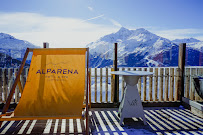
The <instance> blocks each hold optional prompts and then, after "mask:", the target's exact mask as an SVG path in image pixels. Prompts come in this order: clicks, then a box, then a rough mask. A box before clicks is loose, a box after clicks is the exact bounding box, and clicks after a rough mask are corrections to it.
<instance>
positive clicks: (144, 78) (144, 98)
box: [143, 68, 147, 101]
mask: <svg viewBox="0 0 203 135" xmlns="http://www.w3.org/2000/svg"><path fill="white" fill-rule="evenodd" d="M143 71H147V68H143ZM146 96H147V77H146V76H144V77H143V101H146V100H147V99H146Z"/></svg>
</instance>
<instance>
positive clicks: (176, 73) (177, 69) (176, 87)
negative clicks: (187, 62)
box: [174, 68, 181, 101]
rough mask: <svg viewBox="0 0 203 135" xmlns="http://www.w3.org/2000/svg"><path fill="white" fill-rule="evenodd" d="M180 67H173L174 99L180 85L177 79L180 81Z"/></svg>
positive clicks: (177, 94) (176, 96) (176, 98)
mask: <svg viewBox="0 0 203 135" xmlns="http://www.w3.org/2000/svg"><path fill="white" fill-rule="evenodd" d="M179 72H180V69H179V68H176V69H175V91H174V100H175V101H177V100H178V97H179V93H178V91H180V89H181V87H180V85H179V81H180V76H179V75H180V73H179Z"/></svg>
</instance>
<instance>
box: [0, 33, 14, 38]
mask: <svg viewBox="0 0 203 135" xmlns="http://www.w3.org/2000/svg"><path fill="white" fill-rule="evenodd" d="M3 38H9V39H15V38H14V37H13V36H11V35H9V34H5V33H0V39H3Z"/></svg>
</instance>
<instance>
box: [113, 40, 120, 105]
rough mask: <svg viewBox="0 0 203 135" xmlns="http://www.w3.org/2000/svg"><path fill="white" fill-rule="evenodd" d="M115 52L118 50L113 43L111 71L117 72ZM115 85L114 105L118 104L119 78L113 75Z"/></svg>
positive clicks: (116, 45)
mask: <svg viewBox="0 0 203 135" xmlns="http://www.w3.org/2000/svg"><path fill="white" fill-rule="evenodd" d="M117 50H118V44H117V43H115V44H114V60H113V69H114V71H118V67H117ZM114 81H115V83H114V84H115V85H114V101H113V102H114V103H116V104H117V103H118V102H119V100H118V99H119V96H118V93H119V82H118V81H119V76H118V75H115V80H114Z"/></svg>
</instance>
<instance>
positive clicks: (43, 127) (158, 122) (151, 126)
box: [0, 107, 203, 135]
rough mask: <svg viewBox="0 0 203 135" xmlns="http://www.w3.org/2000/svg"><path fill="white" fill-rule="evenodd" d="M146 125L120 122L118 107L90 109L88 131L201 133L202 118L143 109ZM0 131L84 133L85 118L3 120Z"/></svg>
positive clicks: (138, 134) (176, 111)
mask: <svg viewBox="0 0 203 135" xmlns="http://www.w3.org/2000/svg"><path fill="white" fill-rule="evenodd" d="M144 111H145V117H146V119H147V123H148V125H147V126H145V125H144V124H143V122H142V120H141V119H136V118H132V119H125V120H124V123H125V124H124V126H120V125H119V117H118V116H117V109H113V108H92V109H91V111H90V115H91V116H90V130H91V134H93V135H94V134H101V135H103V134H107V135H108V134H109V135H111V134H115V135H121V134H122V135H123V134H124V135H127V134H128V135H131V134H132V135H134V134H136V135H143V134H148V135H152V134H158V135H162V134H167V135H171V134H175V135H182V134H185V135H190V134H193V135H201V134H203V119H202V118H200V117H197V116H195V115H194V114H192V113H191V112H190V111H189V110H187V109H183V108H147V107H146V108H144ZM0 134H85V121H83V120H80V119H76V120H73V119H70V120H65V119H63V120H41V121H37V120H33V121H29V120H26V121H11V122H3V124H2V127H1V129H0Z"/></svg>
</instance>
